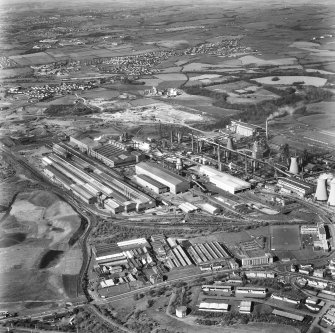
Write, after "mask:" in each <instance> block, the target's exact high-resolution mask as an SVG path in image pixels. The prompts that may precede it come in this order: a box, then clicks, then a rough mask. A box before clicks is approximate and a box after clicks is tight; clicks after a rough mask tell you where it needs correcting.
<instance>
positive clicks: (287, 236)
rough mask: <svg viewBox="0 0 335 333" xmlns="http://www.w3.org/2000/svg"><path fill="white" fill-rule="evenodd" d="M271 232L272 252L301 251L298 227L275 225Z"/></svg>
mask: <svg viewBox="0 0 335 333" xmlns="http://www.w3.org/2000/svg"><path fill="white" fill-rule="evenodd" d="M270 230H271V250H272V251H275V250H278V251H280V250H288V251H289V250H299V249H300V248H301V241H300V230H299V226H298V225H289V226H288V225H285V226H282V225H274V226H271V227H270Z"/></svg>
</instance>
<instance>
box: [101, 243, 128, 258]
mask: <svg viewBox="0 0 335 333" xmlns="http://www.w3.org/2000/svg"><path fill="white" fill-rule="evenodd" d="M122 251H123V250H122V249H121V248H120V247H119V246H118V245H117V244H101V245H95V253H96V256H97V257H102V256H108V255H112V254H117V253H122Z"/></svg>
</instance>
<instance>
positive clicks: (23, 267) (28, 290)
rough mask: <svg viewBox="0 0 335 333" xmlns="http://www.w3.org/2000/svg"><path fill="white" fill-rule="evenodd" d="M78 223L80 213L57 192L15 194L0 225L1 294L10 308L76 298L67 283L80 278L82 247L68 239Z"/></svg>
mask: <svg viewBox="0 0 335 333" xmlns="http://www.w3.org/2000/svg"><path fill="white" fill-rule="evenodd" d="M80 225H81V219H80V218H79V216H78V215H77V213H76V212H75V211H74V210H73V209H72V208H71V206H70V205H68V204H67V203H65V202H64V201H62V200H61V199H59V198H58V197H57V196H56V195H55V194H52V193H50V192H46V191H40V190H37V191H32V192H26V193H25V192H23V193H19V194H18V195H17V196H16V198H15V201H14V202H13V204H12V206H11V210H10V211H9V214H8V215H7V216H5V217H4V218H3V219H2V221H1V224H0V228H1V239H0V257H1V272H0V280H1V285H0V295H1V301H2V302H5V303H6V306H7V305H8V306H7V307H9V308H10V306H11V305H10V304H12V305H13V306H16V308H17V304H15V302H19V301H20V302H22V305H21V306H23V307H24V305H25V304H26V302H28V303H29V301H33V302H36V306H38V305H41V304H45V305H48V304H49V303H50V304H52V303H53V302H54V301H57V300H59V299H67V298H69V297H76V296H77V290H73V283H72V285H71V286H70V287H71V288H72V290H70V289H69V283H68V282H66V281H68V280H69V279H71V277H72V280H73V278H75V280H77V279H78V274H79V271H80V268H81V265H82V252H81V248H80V247H79V246H78V245H77V244H76V243H75V244H73V245H72V246H71V242H70V239H71V237H72V236H73V234H74V233H75V232H76V231H77V230H78V229H79V228H80ZM64 281H65V282H66V284H64ZM75 286H77V283H76V284H75ZM7 302H9V303H7ZM11 302H14V303H11ZM39 302H41V303H39ZM29 306H30V307H31V306H34V305H33V304H30V305H29Z"/></svg>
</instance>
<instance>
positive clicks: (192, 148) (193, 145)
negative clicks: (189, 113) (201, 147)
mask: <svg viewBox="0 0 335 333" xmlns="http://www.w3.org/2000/svg"><path fill="white" fill-rule="evenodd" d="M191 138H192V151H194V138H193V132H192V133H191Z"/></svg>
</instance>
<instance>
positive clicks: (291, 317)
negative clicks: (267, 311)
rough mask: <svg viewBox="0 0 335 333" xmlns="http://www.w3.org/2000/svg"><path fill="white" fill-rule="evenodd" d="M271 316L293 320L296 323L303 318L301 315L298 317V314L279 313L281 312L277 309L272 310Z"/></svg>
mask: <svg viewBox="0 0 335 333" xmlns="http://www.w3.org/2000/svg"><path fill="white" fill-rule="evenodd" d="M272 314H274V315H278V316H282V317H286V318H289V319H293V320H298V321H303V320H304V316H301V315H298V314H295V313H291V312H286V311H281V310H278V309H274V310H273V311H272Z"/></svg>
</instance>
